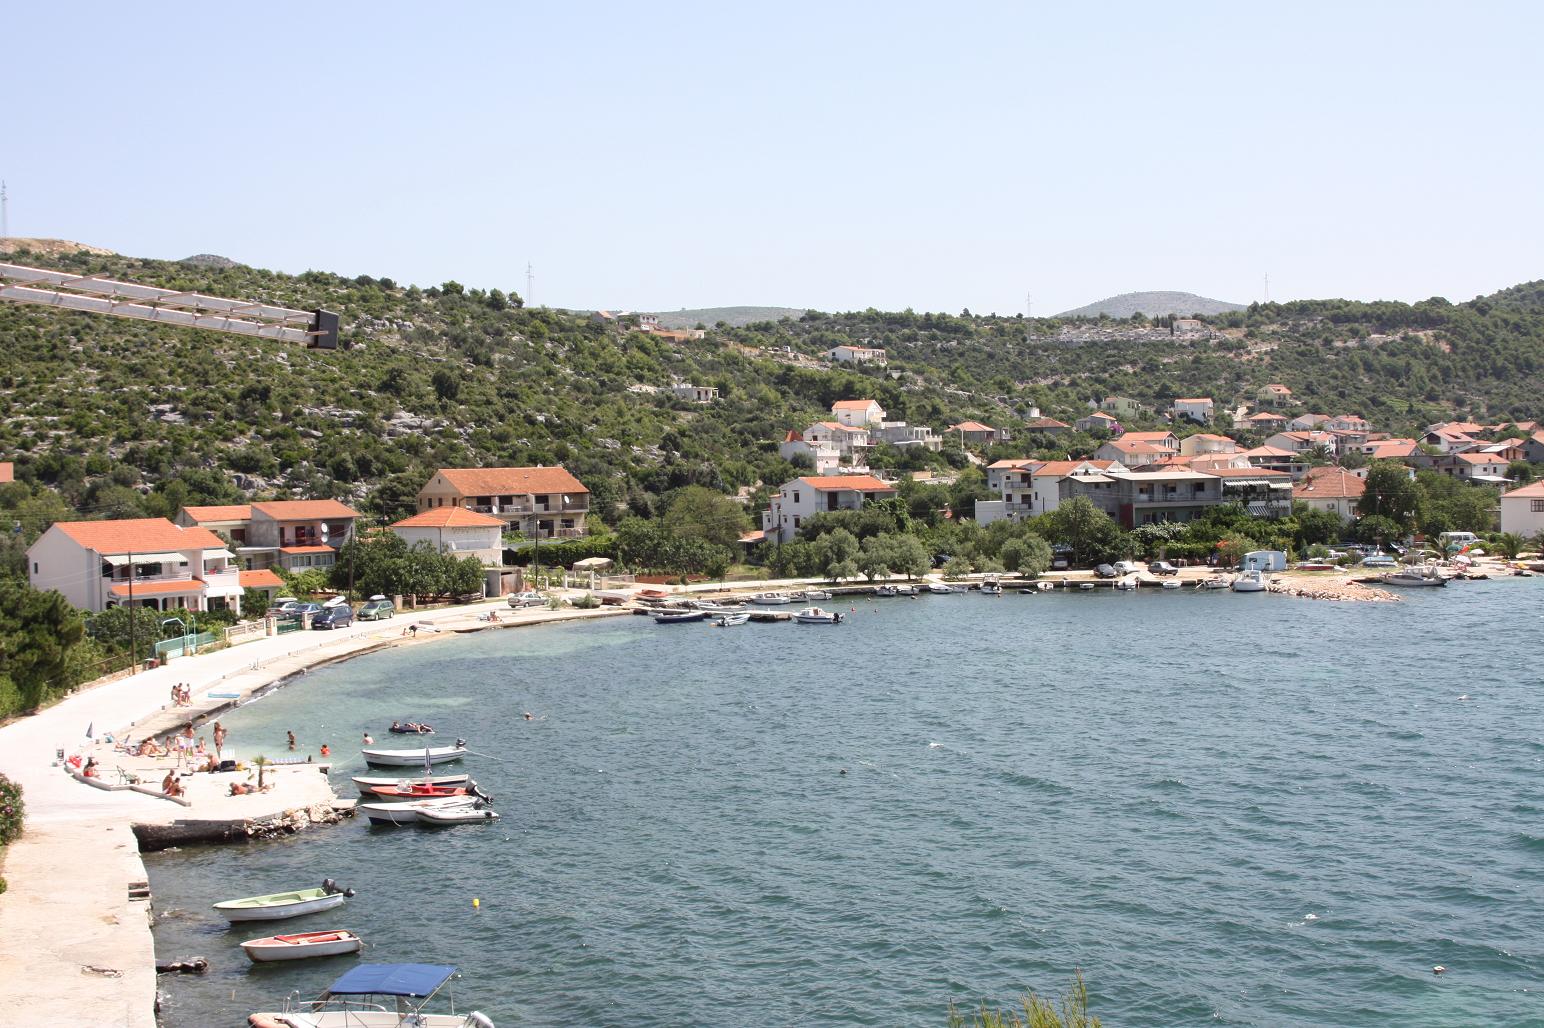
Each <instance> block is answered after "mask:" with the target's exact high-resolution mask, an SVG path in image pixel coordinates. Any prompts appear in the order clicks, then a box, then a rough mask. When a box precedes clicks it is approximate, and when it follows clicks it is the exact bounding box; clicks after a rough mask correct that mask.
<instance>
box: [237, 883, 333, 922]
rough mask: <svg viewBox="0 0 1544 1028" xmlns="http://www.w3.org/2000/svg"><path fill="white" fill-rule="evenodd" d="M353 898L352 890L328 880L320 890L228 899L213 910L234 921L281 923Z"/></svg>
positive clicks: (300, 890)
mask: <svg viewBox="0 0 1544 1028" xmlns="http://www.w3.org/2000/svg"><path fill="white" fill-rule="evenodd" d="M352 895H354V890H353V889H340V888H338V886H337V884H336V883H334V882H333V880H332V879H331V878H329V879H327V880H326V881H325V882H323V883H322V886H321V888H319V889H296V890H294V891H293V892H274V893H269V894H268V895H266V896H248V897H246V898H245V899H236V900H225V901H223V902H220V903H216V904H214V909H215V910H218V911H219V912H220V914H221V915H222V916H223V917H224V918H225V919H226V920H227V921H231V922H235V921H282V920H284V919H285V918H289V917H300V916H301V915H302V914H314V913H316V912H317V911H319V910H331V909H332V908H333V907H341V906H342V905H343V901H344V900H345V899H347V898H348V897H350V896H352Z"/></svg>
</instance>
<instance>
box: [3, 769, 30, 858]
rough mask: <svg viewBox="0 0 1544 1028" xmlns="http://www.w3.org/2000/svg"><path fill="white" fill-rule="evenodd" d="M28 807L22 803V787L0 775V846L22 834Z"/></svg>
mask: <svg viewBox="0 0 1544 1028" xmlns="http://www.w3.org/2000/svg"><path fill="white" fill-rule="evenodd" d="M25 812H26V807H25V806H24V805H23V804H22V802H21V786H19V785H17V784H16V783H15V782H13V781H11V780H10V779H9V778H7V777H5V775H0V846H4V845H5V844H6V843H8V842H10V841H12V840H13V839H15V838H16V837H17V836H18V835H20V834H21V819H22V816H23V814H24V813H25Z"/></svg>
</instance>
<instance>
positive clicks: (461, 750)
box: [359, 739, 466, 767]
mask: <svg viewBox="0 0 1544 1028" xmlns="http://www.w3.org/2000/svg"><path fill="white" fill-rule="evenodd" d="M359 752H360V753H363V754H364V757H365V762H366V763H368V764H377V765H380V766H382V767H412V766H414V765H415V764H446V763H449V762H450V761H452V760H460V759H461V758H462V757H464V756H466V740H465V739H457V740H456V744H455V745H454V746H426V747H424V748H422V749H416V750H388V749H381V748H367V749H362V750H360V751H359Z"/></svg>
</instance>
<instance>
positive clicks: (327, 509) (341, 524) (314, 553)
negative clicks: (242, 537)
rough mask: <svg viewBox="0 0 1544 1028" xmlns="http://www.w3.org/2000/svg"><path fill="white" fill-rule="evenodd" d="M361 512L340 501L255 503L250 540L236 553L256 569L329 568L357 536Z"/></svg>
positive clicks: (248, 531) (250, 525)
mask: <svg viewBox="0 0 1544 1028" xmlns="http://www.w3.org/2000/svg"><path fill="white" fill-rule="evenodd" d="M358 517H359V512H358V511H356V510H354V509H353V508H352V507H350V506H348V505H347V504H344V503H340V502H339V501H337V500H265V501H263V502H261V503H254V504H252V520H251V521H250V522H248V525H247V532H246V536H247V541H246V543H245V545H241V546H238V547H237V548H236V552H237V553H239V554H241V556H242V558H243V559H245V560H246V561H247V566H248V567H250V568H252V569H253V570H257V569H259V568H268V567H281V568H283V569H284V570H286V571H308V570H310V569H312V568H330V567H332V566H333V565H334V564H336V563H337V559H338V551H339V550H341V549H342V548H343V546H344V544H345V543H347V542H349V541H350V540H352V539H353V538H354V521H355V520H356V519H357V518H358Z"/></svg>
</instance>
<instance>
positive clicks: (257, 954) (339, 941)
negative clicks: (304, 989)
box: [241, 928, 365, 964]
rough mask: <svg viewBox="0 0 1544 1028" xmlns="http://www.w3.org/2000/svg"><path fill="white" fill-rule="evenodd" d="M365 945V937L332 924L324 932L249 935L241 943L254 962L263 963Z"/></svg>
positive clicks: (331, 954)
mask: <svg viewBox="0 0 1544 1028" xmlns="http://www.w3.org/2000/svg"><path fill="white" fill-rule="evenodd" d="M364 945H365V944H364V940H363V939H361V938H360V937H359V936H357V935H355V934H354V933H353V932H350V931H346V930H344V929H342V928H335V929H333V930H332V931H327V932H299V933H297V934H295V935H269V936H267V937H265V938H262V939H248V940H247V941H246V942H243V943H242V944H241V950H242V952H243V953H245V954H246V955H247V957H248V959H250V960H251V961H252V962H253V963H256V964H266V963H269V962H271V961H275V960H309V959H311V958H312V957H337V956H342V955H343V954H345V953H358V952H359V951H360V950H361V949H363V948H364Z"/></svg>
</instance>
